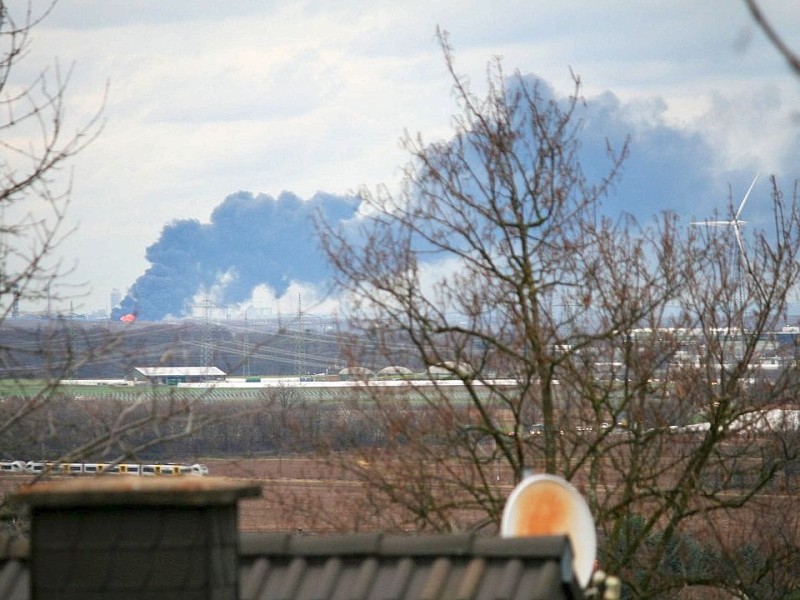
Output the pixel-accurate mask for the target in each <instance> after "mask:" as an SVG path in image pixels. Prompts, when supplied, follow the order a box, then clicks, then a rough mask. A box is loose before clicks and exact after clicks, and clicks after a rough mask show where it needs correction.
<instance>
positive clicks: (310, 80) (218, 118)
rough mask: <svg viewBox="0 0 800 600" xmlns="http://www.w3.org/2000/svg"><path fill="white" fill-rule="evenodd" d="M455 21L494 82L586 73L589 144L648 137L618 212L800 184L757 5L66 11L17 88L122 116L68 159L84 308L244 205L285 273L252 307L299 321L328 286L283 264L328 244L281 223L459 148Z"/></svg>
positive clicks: (166, 0) (460, 38)
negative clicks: (497, 69)
mask: <svg viewBox="0 0 800 600" xmlns="http://www.w3.org/2000/svg"><path fill="white" fill-rule="evenodd" d="M42 5H43V2H42V1H41V0H34V7H35V8H36V7H37V6H42ZM762 6H763V10H764V12H765V14H766V15H767V17H768V18H769V19H771V20H772V22H773V23H774V24H775V26H776V28H777V30H778V32H779V33H781V34H782V35H783V37H784V39H786V40H787V41H788V42H790V43H791V42H796V41H797V40H800V4H798V3H793V2H786V1H778V0H768V1H764V2H763V3H762ZM437 27H440V28H441V29H443V30H446V31H447V32H448V33H449V36H450V40H451V43H452V45H453V47H454V51H455V57H456V67H457V69H458V70H459V72H461V73H463V74H465V75H466V76H468V77H469V78H470V81H471V82H472V84H473V87H474V89H475V90H476V91H480V89H481V83H482V80H483V77H484V75H485V72H486V65H487V62H488V61H489V60H491V59H492V58H493V57H495V56H499V57H501V59H502V63H503V66H504V69H505V71H506V72H508V73H513V72H514V71H519V72H520V73H521V74H523V75H532V76H536V77H538V78H541V79H542V80H543V81H545V82H546V83H547V84H548V85H549V86H551V87H552V89H553V90H554V91H555V92H556V93H559V94H566V93H568V92H569V91H570V90H571V75H570V73H571V72H574V73H576V74H579V75H580V77H581V80H582V82H583V89H582V93H583V95H584V96H585V97H586V98H587V101H588V102H589V106H590V109H591V110H590V112H591V114H592V115H593V118H592V120H591V121H590V123H589V129H590V130H591V131H590V133H589V135H590V136H595V137H596V139H601V138H602V137H603V136H608V137H609V138H610V139H612V140H621V139H624V137H625V136H626V135H632V136H633V137H632V139H633V144H632V157H633V158H632V160H631V162H630V164H629V165H628V167H627V168H626V171H625V172H624V173H623V185H622V186H621V187H620V189H619V198H617V199H616V201H617V202H619V203H620V205H621V206H624V207H626V208H630V206H628V205H627V204H626V203H630V202H634V201H636V202H642V201H641V200H638V199H637V200H634V196H636V198H642V197H643V194H642V190H643V189H647V193H646V194H644V196H646V197H647V200H646V201H644V203H643V204H642V206H639V207H637V208H638V210H639V211H640V212H641V213H646V212H647V211H652V212H657V211H658V210H663V209H667V210H675V211H677V212H678V213H679V214H681V215H683V214H686V220H687V221H689V220H692V218H703V217H707V216H709V215H711V213H713V211H715V210H717V211H722V212H724V210H725V209H726V207H727V205H728V202H729V198H730V195H731V194H732V195H733V196H736V195H737V194H739V195H741V194H743V193H744V191H745V190H746V189H747V186H748V185H749V183H750V181H752V178H753V176H754V175H755V174H756V173H762V177H761V179H760V183H759V185H757V186H756V188H755V189H754V192H753V195H752V197H751V200H750V201H749V205H748V210H749V211H752V214H750V215H749V219H750V220H752V221H755V222H757V221H758V214H759V212H758V206H759V201H762V202H763V206H764V207H765V210H766V208H767V207H768V203H767V200H768V198H769V196H768V193H769V188H768V184H767V177H765V176H764V175H769V174H775V175H776V176H777V177H778V178H779V183H781V184H783V186H784V187H785V188H787V189H788V188H789V187H790V185H791V183H792V182H793V181H794V179H796V178H798V177H800V169H798V166H799V165H798V162H797V156H798V155H800V152H798V151H799V150H800V141H799V140H800V118H799V117H798V115H800V78H797V77H796V76H793V75H792V74H791V73H790V71H789V69H788V67H787V66H786V65H785V63H784V61H783V59H782V58H781V57H780V56H779V55H778V53H777V52H776V51H775V50H774V49H773V48H772V47H771V46H770V45H769V44H768V42H767V41H766V40H765V38H764V36H763V34H762V33H761V32H760V31H759V30H758V29H757V27H756V25H755V24H754V23H753V21H752V19H751V18H750V15H749V13H748V12H747V9H746V6H745V4H744V2H739V1H735V0H730V1H722V0H712V1H708V2H696V1H694V0H666V1H662V0H650V1H648V2H636V1H633V0H628V1H622V0H605V1H603V2H597V1H595V0H575V1H573V2H568V3H562V2H559V3H556V2H550V1H547V0H520V1H516V0H494V1H492V2H487V1H477V0H460V1H441V0H425V1H418V0H409V1H404V2H397V1H396V0H392V1H385V0H369V1H367V0H331V1H326V2H312V1H302V0H261V1H257V0H239V1H232V2H219V0H136V1H134V2H131V1H130V0H124V1H123V0H61V1H60V2H59V3H58V4H57V5H56V6H55V8H54V9H53V11H52V13H51V14H49V15H48V16H47V18H46V19H45V20H44V21H43V22H42V23H41V24H39V25H37V26H36V28H35V30H34V32H33V37H32V40H31V47H30V50H29V53H28V55H27V56H26V57H25V60H24V62H22V63H20V64H19V65H17V68H15V71H14V77H16V78H18V81H24V80H26V78H28V79H30V78H31V77H33V76H35V74H36V73H37V72H38V71H40V70H41V69H43V68H48V67H49V68H52V67H53V65H54V64H56V63H58V65H59V67H60V68H61V69H62V71H66V70H67V69H68V68H71V69H72V70H71V76H70V80H69V86H68V90H67V97H66V106H65V109H66V115H67V126H68V127H73V128H75V127H78V126H79V125H80V124H81V123H85V122H86V120H87V119H89V118H91V116H92V115H93V114H94V113H95V112H96V111H97V110H98V109H99V108H101V107H102V110H103V115H102V118H103V121H104V126H103V130H102V132H101V134H100V136H99V137H98V139H97V140H95V141H94V142H92V144H91V145H90V146H89V147H87V148H86V149H85V150H84V151H82V152H81V153H80V154H79V155H78V156H76V157H75V159H74V160H73V161H72V163H71V166H72V167H73V169H72V171H71V174H72V177H73V190H72V203H71V206H70V209H69V213H68V220H69V223H70V224H74V225H75V227H76V232H75V233H74V234H72V235H71V236H70V237H69V238H68V240H67V241H66V242H65V243H64V244H63V245H62V246H61V247H60V249H59V252H60V253H61V254H62V258H63V260H64V261H65V262H67V263H69V264H72V265H74V269H73V272H72V273H71V274H70V275H69V279H70V281H72V282H74V283H76V284H83V285H84V286H85V287H83V288H82V289H83V290H84V291H83V292H82V293H81V294H80V295H79V296H77V297H74V298H72V299H71V303H72V309H73V310H75V311H77V312H90V311H94V310H96V309H104V310H109V309H110V308H111V307H110V305H109V302H110V300H109V298H110V293H111V291H112V290H113V289H114V288H116V289H119V290H120V291H121V293H122V294H123V296H124V295H125V294H126V292H128V291H129V290H130V289H131V287H132V286H134V285H135V284H136V283H137V282H140V281H142V277H143V276H145V274H148V273H149V274H150V275H153V274H154V273H155V274H157V273H158V269H159V265H158V264H157V262H158V261H159V260H160V258H159V257H164V256H168V255H169V256H172V255H171V254H169V253H168V252H165V251H164V250H165V249H166V248H167V246H169V244H170V243H171V241H172V240H175V239H182V240H183V241H184V245H185V247H184V249H183V253H184V259H187V256H188V259H187V260H191V259H192V256H191V253H192V247H193V246H192V245H193V244H204V245H205V246H206V249H208V248H211V247H212V246H213V244H212V243H211V242H210V241H209V240H211V239H212V238H213V237H214V230H215V225H214V223H216V221H214V218H215V217H214V215H217V216H218V217H220V218H222V217H223V216H224V215H225V214H227V215H229V216H230V215H239V216H241V218H242V219H251V220H252V219H254V218H255V217H254V216H253V215H254V213H253V212H252V211H251V212H249V213H248V212H247V211H245V212H236V207H237V206H240V205H241V203H242V202H245V203H247V202H249V203H250V204H252V205H255V206H256V207H257V209H256V213H257V214H258V215H259V216H258V219H263V221H261V220H259V221H252V222H251V225H253V224H254V223H255V224H257V225H258V226H259V227H263V229H264V231H265V238H269V239H270V240H271V241H270V244H271V245H269V247H268V248H266V249H265V250H264V252H266V253H267V254H269V256H270V260H271V261H272V262H274V263H275V264H276V265H278V266H275V267H274V270H273V271H271V272H270V274H269V276H265V277H264V280H263V282H264V284H266V285H267V288H266V291H265V290H264V289H262V290H261V292H262V293H261V295H260V296H259V295H258V294H256V295H255V296H254V297H253V298H251V299H250V300H247V299H246V298H244V296H246V295H247V294H246V290H245V291H242V290H239V291H238V292H237V294H236V298H235V301H236V302H237V303H238V304H239V305H241V306H244V305H246V304H248V302H249V303H250V304H252V305H258V306H260V307H262V308H263V307H264V306H267V305H269V310H284V311H287V312H290V311H293V310H296V307H295V305H296V301H295V300H294V298H299V297H300V293H301V292H302V293H303V294H305V296H304V297H307V298H309V301H308V305H309V306H314V305H315V304H314V303H315V302H317V300H315V299H313V298H314V294H315V291H314V289H313V287H314V286H313V284H314V281H313V280H314V278H315V277H317V276H318V274H317V273H316V272H309V273H298V272H293V270H292V269H291V268H286V269H283V270H281V268H280V265H281V264H283V265H287V264H289V263H290V262H291V261H292V260H293V258H294V257H295V255H296V253H297V252H298V248H299V247H300V246H301V245H302V244H300V245H298V244H297V242H298V240H300V241H305V240H307V241H308V244H314V243H315V242H314V240H313V239H312V233H311V231H310V230H309V229H308V228H307V227H306V228H305V229H303V228H302V227H299V225H298V229H297V230H296V231H295V233H294V234H293V237H292V236H289V237H290V238H291V240H290V241H287V240H286V239H283V238H281V237H280V236H276V235H271V234H269V233H268V232H269V230H271V229H273V228H274V229H276V230H277V229H280V228H282V227H283V228H284V229H285V228H287V227H288V225H287V223H293V224H298V223H299V222H300V221H301V219H294V217H292V218H290V219H288V220H286V219H284V218H283V217H282V216H281V215H286V214H289V213H287V211H289V212H291V211H298V210H300V211H303V210H306V209H308V211H309V212H310V210H311V208H312V207H313V206H316V205H319V204H320V203H323V204H325V203H327V206H328V208H330V209H331V210H333V211H334V213H335V214H337V215H339V216H342V217H343V218H345V217H347V216H348V215H349V214H350V213H348V210H350V209H352V206H350V205H349V204H348V201H347V200H346V197H347V196H348V195H349V194H352V193H353V192H354V191H356V190H357V189H358V188H359V187H361V186H367V187H370V188H373V187H374V186H376V185H378V184H387V185H389V186H390V187H391V186H396V185H397V184H398V183H399V181H400V175H401V167H402V166H403V164H404V163H405V162H406V160H407V157H406V155H405V154H404V152H403V151H402V150H401V148H400V146H399V143H398V140H399V138H400V137H401V135H402V134H403V132H404V131H405V130H408V131H410V132H412V133H416V132H420V133H421V134H422V135H423V136H424V138H425V139H426V140H431V141H433V140H440V139H446V138H447V137H448V136H449V133H450V124H451V116H452V115H453V113H454V112H455V108H456V107H455V105H454V101H453V97H452V94H451V82H450V81H449V79H448V76H447V73H446V71H445V66H444V61H443V58H442V53H441V50H440V48H439V46H438V44H437V41H436V29H437ZM796 50H797V51H799V52H800V46H798V47H797V48H796ZM106 94H107V96H106ZM104 98H105V99H104ZM634 192H638V194H635V193H634ZM284 204H285V206H284ZM289 209H291V210H289ZM337 211H338V212H337ZM689 213H691V214H689ZM293 219H294V220H293ZM223 220H224V219H223ZM228 226H229V231H235V230H236V223H231V222H230V221H228ZM251 229H253V227H251ZM256 229H257V228H256ZM179 232H183V233H184V234H185V235H184V236H183V237H182V238H181V236H180V235H178V233H179ZM190 234H191V235H190ZM195 234H196V235H195ZM254 235H255V231H251V233H250V234H248V236H246V239H247V240H249V241H250V242H251V243H253V240H254V239H255V238H254V237H253V236H254ZM193 236H194V237H193ZM241 239H242V240H244V239H245V238H244V237H243V238H241ZM214 243H215V244H216V246H214V247H215V248H217V250H218V251H220V250H219V249H220V248H225V247H226V245H225V242H224V241H222V242H220V241H219V240H217V241H216V242H214ZM293 244H294V245H293ZM148 249H149V250H148ZM198 252H199V250H198ZM243 256H245V257H247V258H243V259H242V260H253V261H255V260H263V257H262V259H258V256H259V255H258V252H257V251H256V249H254V253H253V256H252V257H248V255H247V254H244V255H243ZM154 261H155V262H154ZM201 264H203V263H201ZM150 275H148V277H150ZM145 279H147V278H145ZM166 279H168V273H167V277H161V281H162V282H163V281H165V280H166ZM278 280H280V281H281V283H276V282H277V281H278ZM304 280H305V281H304ZM145 283H146V282H145ZM251 283H253V285H251V287H252V288H253V289H256V287H257V285H256V284H255V282H251ZM257 291H258V290H257ZM187 293H188V292H187ZM189 295H190V296H191V294H190V293H189ZM276 296H279V297H280V296H282V297H283V298H284V300H283V302H284V306H283V307H280V308H275V306H276V298H275V297H276ZM304 302H305V301H304ZM320 302H321V300H320ZM319 306H321V305H319ZM23 309H24V307H23Z"/></svg>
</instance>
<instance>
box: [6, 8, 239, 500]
mask: <svg viewBox="0 0 800 600" xmlns="http://www.w3.org/2000/svg"><path fill="white" fill-rule="evenodd" d="M54 4H55V2H53V3H48V4H46V5H45V6H44V7H42V5H41V4H38V3H34V2H28V3H25V2H18V3H10V2H4V1H2V0H0V326H3V325H5V326H6V327H5V329H4V332H6V333H7V332H8V330H9V329H14V327H15V326H12V325H11V324H12V321H13V320H15V318H16V317H17V316H18V315H17V307H18V304H19V303H20V302H27V303H30V304H33V303H37V302H38V303H40V304H44V303H47V305H48V308H49V305H50V303H51V302H59V301H64V300H65V299H69V294H75V293H80V291H81V290H80V289H78V290H75V289H71V288H67V287H65V284H64V278H65V276H66V275H68V274H69V272H70V265H69V264H68V261H66V260H65V259H64V257H63V256H62V253H61V247H62V242H63V241H64V239H65V238H66V237H67V236H68V235H70V234H72V233H73V231H72V229H71V227H70V225H69V222H68V219H67V211H68V208H69V205H70V202H71V187H72V174H71V172H70V163H71V159H73V158H74V157H75V156H76V155H77V154H78V153H80V152H81V151H82V150H84V149H85V148H86V147H87V145H88V144H90V143H91V142H92V141H93V140H95V139H96V138H97V136H98V135H100V133H101V130H102V125H103V122H102V115H103V106H99V107H98V110H97V112H96V113H95V114H94V115H93V116H92V117H90V118H89V119H88V120H87V121H86V122H83V123H82V124H80V125H78V126H77V127H76V128H74V129H72V128H71V127H70V126H68V123H69V118H68V115H67V110H66V109H67V106H68V102H67V99H68V91H69V81H70V69H66V70H64V69H62V68H61V66H60V65H59V64H58V63H56V64H54V65H53V66H52V67H50V68H46V69H43V70H41V71H40V72H38V73H37V74H36V75H35V76H34V77H33V78H32V79H31V80H22V79H21V76H22V75H23V74H24V73H25V72H26V69H25V68H24V67H23V61H25V59H26V57H27V55H28V50H29V48H30V44H31V43H32V40H33V35H32V34H33V32H34V30H35V28H36V27H37V26H38V25H39V24H40V23H41V22H42V20H43V19H45V18H47V16H48V15H49V13H50V11H51V10H52V8H53V6H54ZM49 313H50V311H49V310H48V315H47V318H43V319H42V320H41V321H37V322H35V324H34V325H33V326H32V327H30V328H28V330H27V331H31V332H33V334H32V335H31V336H29V337H28V338H24V339H26V340H28V341H30V342H31V343H30V344H29V343H27V341H26V342H25V343H24V344H23V345H21V346H19V345H14V344H15V337H14V336H13V335H6V336H4V338H3V339H4V342H3V344H0V397H2V400H1V401H0V461H13V464H15V465H16V464H29V463H30V462H33V461H36V462H42V461H53V462H64V461H82V460H92V461H103V462H107V463H113V462H119V461H124V460H137V459H138V458H139V457H140V456H142V455H143V453H147V452H149V451H152V449H153V448H154V447H157V446H163V445H165V444H169V443H170V442H173V441H174V440H177V439H180V438H184V437H186V436H189V435H192V434H193V433H195V432H196V431H197V430H198V429H199V428H200V427H202V426H203V425H204V424H206V423H209V422H214V421H218V420H219V419H224V418H227V417H226V416H225V415H221V414H219V412H220V411H214V410H203V409H202V404H203V399H204V396H203V394H185V395H181V394H178V393H175V391H174V390H165V389H163V388H161V389H159V388H156V387H149V386H143V387H138V388H135V390H136V393H135V394H133V397H131V396H130V395H129V396H128V397H127V398H126V400H124V401H116V400H114V398H113V394H111V393H108V395H107V396H97V395H96V394H92V395H91V396H86V397H81V396H79V395H78V394H77V393H76V392H75V391H74V390H73V389H71V388H70V387H69V386H68V385H65V384H64V380H65V378H69V377H70V376H71V375H72V374H73V373H76V372H78V371H79V370H80V369H81V367H82V366H84V365H86V364H90V363H96V362H99V361H101V360H103V359H104V358H106V357H109V356H111V355H112V354H113V355H114V357H115V359H116V360H119V361H122V362H124V363H125V364H130V365H131V366H133V365H135V360H136V358H135V356H126V353H127V352H130V348H128V349H127V350H126V348H125V346H124V345H123V344H121V340H120V337H119V335H118V332H115V330H113V328H110V329H109V330H108V331H107V332H102V331H101V330H99V329H98V328H84V327H81V326H79V324H76V323H74V322H73V321H71V318H70V316H66V317H59V318H52V315H51V314H49ZM17 339H23V338H22V337H20V338H17ZM5 340H8V341H7V342H6V341H5ZM6 343H7V344H8V345H5V344H6ZM166 354H167V353H165V356H166ZM253 410H255V409H253ZM48 475H49V473H48V469H44V470H42V472H41V473H39V475H37V476H38V477H42V476H48ZM3 483H4V484H8V483H9V482H7V481H4V482H3ZM12 483H13V482H12ZM6 489H7V487H6V488H4V490H6ZM6 508H7V507H6V505H5V502H0V512H4V511H5V510H6Z"/></svg>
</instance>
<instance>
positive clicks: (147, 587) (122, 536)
mask: <svg viewBox="0 0 800 600" xmlns="http://www.w3.org/2000/svg"><path fill="white" fill-rule="evenodd" d="M259 494H260V488H259V487H258V486H257V485H253V484H251V483H243V482H237V481H234V480H228V479H223V478H210V477H203V478H195V477H188V476H187V477H177V478H174V479H172V478H143V477H110V476H109V477H96V478H94V477H93V478H80V479H69V480H57V481H45V482H39V483H34V484H32V485H29V486H23V487H22V488H21V489H20V490H19V492H18V493H17V498H18V499H19V500H21V501H22V502H25V503H27V504H28V505H30V507H31V554H30V570H31V598H32V599H33V600H46V599H50V598H60V599H73V598H74V599H76V600H77V599H78V598H80V599H81V600H85V599H96V600H100V599H106V598H107V599H111V598H113V599H115V600H126V599H131V600H133V599H134V598H135V599H137V600H139V599H142V598H153V599H156V598H158V599H161V598H171V597H180V598H191V599H197V600H201V599H202V600H207V599H208V600H210V599H212V598H213V599H214V600H237V598H238V580H239V562H238V561H239V557H238V526H237V501H238V500H239V499H240V498H244V497H252V496H258V495H259Z"/></svg>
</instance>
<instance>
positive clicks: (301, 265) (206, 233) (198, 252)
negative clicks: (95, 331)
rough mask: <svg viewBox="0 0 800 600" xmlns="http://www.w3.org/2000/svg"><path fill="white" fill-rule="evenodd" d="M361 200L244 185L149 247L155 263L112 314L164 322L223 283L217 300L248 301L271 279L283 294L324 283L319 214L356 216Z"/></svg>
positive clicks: (174, 224)
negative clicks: (255, 190) (296, 286)
mask: <svg viewBox="0 0 800 600" xmlns="http://www.w3.org/2000/svg"><path fill="white" fill-rule="evenodd" d="M357 209H358V200H357V199H356V198H353V197H341V196H334V195H331V194H324V193H318V194H316V195H315V196H314V197H313V198H311V199H310V200H308V201H303V200H301V199H300V198H298V197H297V196H295V195H294V194H291V193H289V192H283V193H282V194H281V195H280V196H278V198H277V200H276V199H275V198H273V197H271V196H267V195H265V194H259V195H257V196H253V194H251V193H249V192H239V193H237V194H232V195H230V196H228V197H227V198H226V199H225V200H224V201H223V202H222V204H220V205H219V206H218V207H217V208H215V209H214V211H213V213H212V214H211V222H210V223H207V224H204V223H200V222H199V221H197V220H195V219H181V220H176V221H173V222H172V223H170V224H169V225H167V226H165V227H164V229H163V230H162V232H161V237H160V238H159V240H158V241H157V242H156V243H155V244H153V245H152V246H150V247H149V248H147V253H146V257H147V260H148V261H149V262H150V264H151V266H150V267H149V268H148V269H147V271H145V273H144V274H143V275H142V276H140V277H139V278H138V279H137V280H136V282H135V283H134V284H133V286H132V287H131V289H130V291H129V293H128V295H127V296H126V297H125V299H124V300H123V301H122V303H121V305H120V307H119V308H117V309H116V310H115V311H114V313H113V314H112V318H113V319H119V318H120V317H121V316H123V315H126V314H135V315H136V316H137V318H139V319H143V320H148V321H157V320H161V319H163V318H164V317H167V316H174V317H180V316H183V315H186V314H189V313H190V312H191V306H190V303H191V301H192V299H193V298H194V296H195V295H196V294H197V293H198V292H200V291H202V290H203V289H204V288H205V289H210V288H211V287H212V286H216V287H215V289H216V290H218V292H217V294H218V295H217V296H216V297H215V301H217V302H222V303H223V304H224V305H231V304H236V303H240V302H243V301H244V300H247V299H248V298H250V296H251V295H252V292H253V290H254V288H256V287H257V286H259V285H262V284H264V285H267V286H269V287H270V288H272V290H273V291H274V292H275V294H276V295H277V296H281V295H282V294H283V293H284V292H285V291H286V289H287V288H288V287H289V285H290V284H291V283H292V281H297V282H308V283H314V284H317V283H319V282H321V281H323V280H324V279H325V278H326V276H327V274H328V267H327V263H326V262H325V259H324V257H323V255H322V252H321V251H320V249H319V246H318V244H317V240H316V237H315V235H314V225H313V221H312V217H313V215H314V214H315V213H316V212H317V211H320V212H321V214H322V215H323V217H324V218H325V220H327V221H329V222H333V223H338V222H342V221H346V220H348V219H350V218H352V217H353V216H354V214H355V212H356V210H357ZM221 282H222V283H221Z"/></svg>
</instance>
